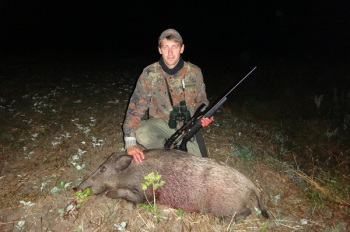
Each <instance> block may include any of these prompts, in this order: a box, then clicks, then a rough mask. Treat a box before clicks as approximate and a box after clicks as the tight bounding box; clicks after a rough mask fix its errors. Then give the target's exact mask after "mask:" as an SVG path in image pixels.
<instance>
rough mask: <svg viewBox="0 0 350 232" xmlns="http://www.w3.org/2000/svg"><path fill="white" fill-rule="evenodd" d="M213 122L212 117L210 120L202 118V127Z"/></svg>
mask: <svg viewBox="0 0 350 232" xmlns="http://www.w3.org/2000/svg"><path fill="white" fill-rule="evenodd" d="M213 121H214V116H211V118H202V120H201V122H202V127H206V126H208V125H209V124H210V123H212V122H213Z"/></svg>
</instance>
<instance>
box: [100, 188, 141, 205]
mask: <svg viewBox="0 0 350 232" xmlns="http://www.w3.org/2000/svg"><path fill="white" fill-rule="evenodd" d="M106 196H107V197H110V198H112V199H115V198H122V199H125V200H127V201H131V202H133V203H135V204H138V203H142V202H144V197H143V195H140V193H138V192H132V191H130V190H129V189H125V188H124V189H112V190H110V191H108V192H107V194H106Z"/></svg>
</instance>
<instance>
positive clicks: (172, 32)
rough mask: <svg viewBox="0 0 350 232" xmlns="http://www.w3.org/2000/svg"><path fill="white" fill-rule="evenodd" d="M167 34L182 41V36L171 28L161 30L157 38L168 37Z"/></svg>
mask: <svg viewBox="0 0 350 232" xmlns="http://www.w3.org/2000/svg"><path fill="white" fill-rule="evenodd" d="M169 35H172V36H175V37H176V38H177V39H178V40H179V41H180V42H181V43H182V42H183V41H182V37H181V35H180V34H179V32H177V31H176V30H175V29H171V28H170V29H167V30H165V31H163V32H162V34H160V36H159V40H162V39H164V38H166V37H168V36H169Z"/></svg>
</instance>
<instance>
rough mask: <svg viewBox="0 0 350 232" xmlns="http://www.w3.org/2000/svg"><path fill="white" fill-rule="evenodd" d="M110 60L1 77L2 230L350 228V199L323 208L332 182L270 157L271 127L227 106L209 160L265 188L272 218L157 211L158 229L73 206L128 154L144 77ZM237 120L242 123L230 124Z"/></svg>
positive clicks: (125, 211)
mask: <svg viewBox="0 0 350 232" xmlns="http://www.w3.org/2000/svg"><path fill="white" fill-rule="evenodd" d="M107 64H108V63H107ZM107 64H106V66H105V67H103V68H96V66H94V68H88V67H89V66H88V64H86V65H81V66H80V68H77V67H75V66H74V65H73V64H69V65H68V64H66V63H56V66H53V67H52V66H50V68H49V65H47V64H46V65H47V66H45V67H43V69H44V70H43V69H41V68H39V67H37V66H36V65H33V64H25V65H23V64H12V66H11V67H12V68H11V67H10V66H8V69H7V73H6V74H2V76H1V81H2V83H6V84H5V85H4V86H2V87H1V88H2V92H1V93H0V103H1V105H0V106H1V108H0V119H1V122H2V123H1V125H0V128H1V133H2V135H1V144H0V146H1V147H0V149H1V153H0V159H1V164H0V195H1V198H0V199H1V200H0V230H1V231H349V229H350V228H349V223H348V222H349V221H350V220H349V203H348V202H349V196H347V198H344V197H342V198H339V199H338V200H337V199H336V198H333V200H329V199H328V200H327V199H326V198H323V199H321V202H317V201H316V200H315V199H316V198H313V197H312V195H311V194H319V195H322V194H323V195H327V191H326V192H322V189H325V188H324V187H325V186H324V185H322V183H320V181H318V180H316V181H317V182H315V183H319V184H320V185H319V186H317V185H316V184H315V183H312V182H311V181H310V180H309V179H307V177H308V176H306V175H305V174H304V173H303V172H302V171H301V170H297V169H295V168H293V167H292V166H291V165H289V164H288V163H285V162H284V161H281V160H278V159H277V158H276V157H275V156H273V155H271V156H269V155H268V152H267V151H269V152H270V153H276V150H278V149H279V150H281V149H280V146H279V145H278V144H275V143H274V142H273V141H272V140H271V134H269V133H265V132H266V128H265V126H266V125H264V124H260V123H259V122H256V123H255V124H251V123H250V122H248V121H245V120H244V119H242V118H239V117H237V116H236V115H235V113H234V111H231V110H229V109H228V108H226V110H225V111H224V113H225V115H226V116H218V117H217V119H216V121H215V124H214V125H212V126H211V127H210V128H208V129H207V130H205V131H204V137H205V139H206V141H207V146H208V149H209V156H210V157H212V158H215V159H220V160H222V161H225V162H228V163H229V164H231V165H232V166H234V167H235V168H236V169H238V170H240V171H241V172H242V173H244V174H245V175H247V176H248V177H249V178H250V179H251V180H252V181H253V182H255V183H256V184H257V185H258V186H259V188H260V189H261V190H262V191H263V193H264V197H265V202H266V205H267V208H268V212H269V214H270V219H269V220H265V219H263V218H262V217H261V216H260V215H255V214H253V215H251V216H249V217H248V218H247V219H246V220H244V221H243V222H240V223H233V222H232V223H231V224H227V223H224V222H222V221H221V220H220V218H215V217H212V216H211V215H205V214H195V213H193V214H190V213H179V212H178V211H177V210H176V209H170V208H168V207H166V206H159V212H160V215H159V217H160V221H159V223H158V222H157V220H156V219H155V217H154V215H153V214H152V213H151V212H150V211H148V210H146V209H144V208H142V207H140V206H135V205H132V204H131V203H128V202H126V201H124V200H111V199H108V198H106V197H105V196H103V195H100V196H90V197H88V198H87V199H86V200H84V201H83V202H82V203H81V206H79V208H74V207H75V205H74V204H73V202H74V201H75V200H76V196H75V195H74V192H73V191H72V187H74V186H77V185H78V184H79V183H80V182H81V181H82V180H83V179H84V178H86V177H87V176H88V175H90V174H91V173H92V172H93V171H94V170H95V169H96V168H97V167H98V166H99V165H100V164H102V163H103V162H104V161H105V160H106V158H107V157H108V156H109V155H110V154H111V153H112V152H120V151H123V140H122V131H121V124H122V122H123V119H124V118H123V117H124V112H125V109H126V105H127V102H128V100H129V97H130V94H131V91H132V89H133V86H134V83H135V80H136V77H137V75H138V72H136V71H135V70H133V67H131V66H127V65H125V66H122V67H117V66H115V64H113V65H111V66H107ZM50 65H52V64H50ZM70 65H71V66H70ZM62 67H64V68H62ZM69 67H70V68H69ZM72 67H74V68H72ZM58 68H60V69H61V71H60V72H54V71H52V70H58ZM130 78H131V79H130ZM232 120H235V121H234V122H233V121H232ZM232 123H236V124H235V125H237V126H235V127H232V126H230V127H226V126H225V127H223V125H227V124H232ZM238 124H239V125H238ZM227 128H228V129H227ZM270 131H271V130H270ZM253 134H254V135H255V137H253V138H254V139H256V140H255V141H256V142H255V143H256V144H257V145H256V147H255V148H254V149H255V151H260V153H261V154H262V155H261V156H260V157H254V158H252V154H253V153H252V150H254V149H252V148H249V147H245V148H244V149H243V147H239V153H240V155H239V154H238V145H237V144H241V145H242V144H244V141H247V140H252V137H251V136H252V135H253ZM279 139H281V138H280V137H279ZM243 151H244V152H243ZM242 154H243V155H242ZM243 156H245V157H243ZM292 157H293V156H292ZM311 180H314V179H313V178H311ZM58 183H60V184H58ZM318 187H319V188H318ZM347 191H348V190H347ZM323 195H322V196H323ZM310 196H311V197H310ZM317 199H319V198H317Z"/></svg>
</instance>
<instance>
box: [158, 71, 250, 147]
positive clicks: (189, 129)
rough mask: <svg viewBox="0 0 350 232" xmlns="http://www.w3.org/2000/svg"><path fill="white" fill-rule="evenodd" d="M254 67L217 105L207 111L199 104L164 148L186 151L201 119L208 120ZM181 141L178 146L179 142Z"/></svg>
mask: <svg viewBox="0 0 350 232" xmlns="http://www.w3.org/2000/svg"><path fill="white" fill-rule="evenodd" d="M255 69H256V66H255V67H254V68H253V69H252V70H251V71H250V72H249V73H248V74H247V75H245V77H243V78H242V79H241V80H240V81H239V82H238V83H237V84H236V85H235V86H233V87H232V88H231V89H230V90H229V91H228V92H227V93H226V94H225V95H224V96H223V97H222V98H221V99H220V100H219V101H217V103H215V104H214V105H213V106H212V107H211V108H209V109H207V107H206V105H205V104H204V103H203V104H201V105H200V106H199V107H198V109H197V110H196V112H195V113H194V115H193V116H192V117H191V118H190V119H189V120H188V121H187V122H186V123H185V124H184V125H183V126H182V127H181V128H180V129H178V130H177V131H176V132H175V133H174V134H173V135H172V136H171V137H170V138H169V139H167V140H166V142H165V144H164V148H166V149H169V148H171V147H172V146H173V147H174V148H175V149H179V150H182V151H187V142H188V141H189V140H190V139H191V138H192V137H193V136H194V135H195V134H196V133H197V132H198V131H199V130H200V129H201V128H202V122H201V119H202V118H210V117H211V116H213V115H214V114H215V113H216V112H217V111H218V110H219V109H220V108H221V107H222V105H223V104H224V103H225V101H226V100H227V96H228V95H229V94H230V93H231V92H232V91H233V90H234V89H235V88H236V87H237V86H238V85H239V84H241V82H243V81H244V80H245V79H246V78H247V77H248V76H249V75H250V74H251V73H252V72H253V71H254V70H255ZM181 139H182V142H181V144H180V145H178V143H179V141H180V140H181Z"/></svg>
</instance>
